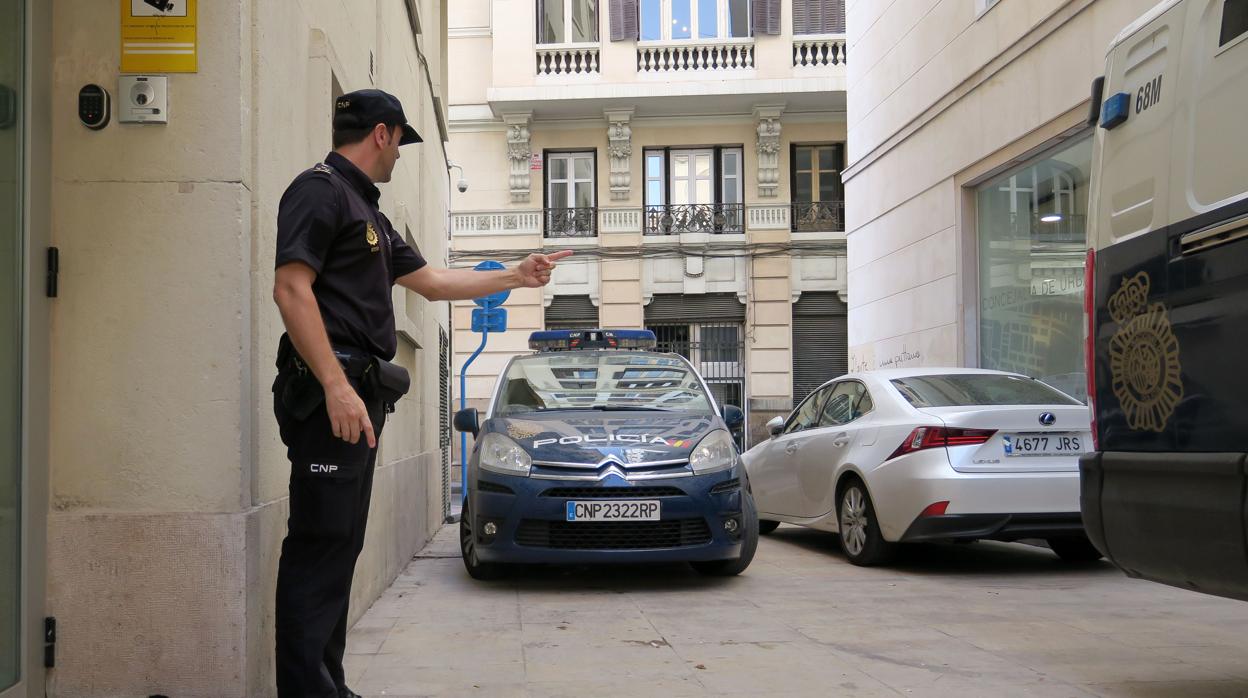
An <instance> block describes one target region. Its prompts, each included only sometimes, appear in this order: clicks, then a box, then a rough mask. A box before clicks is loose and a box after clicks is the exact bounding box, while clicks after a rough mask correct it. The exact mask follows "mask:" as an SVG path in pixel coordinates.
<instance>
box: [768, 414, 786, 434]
mask: <svg viewBox="0 0 1248 698" xmlns="http://www.w3.org/2000/svg"><path fill="white" fill-rule="evenodd" d="M767 431H768V432H769V433H770V434H771V435H772V436H779V435H780V432H782V431H784V417H773V418H772V420H771V421H770V422H767Z"/></svg>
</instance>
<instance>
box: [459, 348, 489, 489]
mask: <svg viewBox="0 0 1248 698" xmlns="http://www.w3.org/2000/svg"><path fill="white" fill-rule="evenodd" d="M483 330H484V331H483V332H482V333H481V346H479V347H477V350H476V351H474V352H472V356H469V357H468V360H467V361H465V362H464V367H463V368H461V369H460V370H459V409H461V410H462V409H465V408H467V407H468V367H469V366H471V365H472V362H473V361H476V360H477V357H478V356H480V355H481V352H482V351H483V350H484V349H485V341H486V340H487V339H489V338H490V328H488V327H485V328H483ZM459 460H460V470H459V495H460V501H461V502H462V501H466V500H467V499H468V432H463V431H461V432H460V433H459Z"/></svg>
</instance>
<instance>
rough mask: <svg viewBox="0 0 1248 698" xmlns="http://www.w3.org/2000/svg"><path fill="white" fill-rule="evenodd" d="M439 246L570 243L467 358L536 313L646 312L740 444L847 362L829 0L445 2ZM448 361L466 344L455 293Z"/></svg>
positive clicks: (528, 327)
mask: <svg viewBox="0 0 1248 698" xmlns="http://www.w3.org/2000/svg"><path fill="white" fill-rule="evenodd" d="M450 21H451V28H450V39H449V40H450V46H451V48H450V60H451V66H452V67H451V72H452V73H453V74H454V75H455V76H456V79H455V81H454V82H452V84H451V86H450V87H451V90H450V97H451V108H450V114H451V118H450V129H451V142H450V148H449V149H450V153H451V157H452V159H453V160H454V162H455V163H456V164H457V165H458V166H460V167H461V168H462V172H463V175H464V178H465V180H466V182H467V184H468V188H467V191H464V192H459V193H455V194H453V198H452V216H451V231H452V249H453V251H452V261H453V263H456V264H461V265H472V264H475V263H476V262H478V261H480V260H483V259H499V260H502V261H507V260H513V259H518V258H521V257H522V256H523V255H525V254H527V253H529V252H531V251H537V250H547V251H553V250H559V249H572V250H574V251H575V252H576V255H575V256H574V257H572V258H570V259H569V260H568V261H566V262H565V263H563V264H561V265H560V267H559V269H558V270H557V273H556V275H555V277H554V280H553V282H552V283H551V284H550V286H548V287H547V288H546V289H543V290H540V291H537V290H533V291H518V292H514V293H512V296H511V299H510V300H509V301H508V303H507V307H508V308H509V310H510V328H509V331H508V332H507V333H506V334H504V335H502V336H498V337H495V338H493V339H491V340H490V342H489V345H488V346H487V347H486V349H485V351H484V352H483V354H482V355H481V357H480V358H478V359H477V360H476V361H475V363H473V364H472V366H471V367H470V370H469V372H468V376H467V390H466V396H467V398H468V401H469V403H470V404H472V405H475V406H478V407H484V406H485V405H486V404H487V402H488V399H489V395H490V392H491V390H492V388H493V385H494V380H495V378H496V376H497V375H498V373H499V371H500V370H501V369H502V367H503V365H504V364H505V362H506V361H507V360H508V359H509V358H510V357H511V356H513V355H514V354H515V353H517V352H521V351H526V350H527V339H528V335H529V333H530V332H531V331H533V330H539V329H543V328H584V327H599V326H601V327H620V328H643V327H644V328H651V329H653V330H654V331H655V333H656V334H657V336H658V338H659V343H660V347H661V348H663V349H666V350H668V351H675V352H679V353H681V354H683V355H685V356H686V357H687V358H689V359H690V360H691V361H692V362H693V363H694V365H695V366H697V367H698V368H699V369H700V370H701V371H702V373H703V375H704V376H705V377H706V379H707V380H708V382H709V383H710V385H711V389H712V390H713V392H714V393H715V395H716V397H717V399H718V400H719V401H720V402H721V403H724V404H734V405H738V406H740V407H742V408H744V409H745V410H746V412H747V418H748V420H749V424H750V426H751V429H750V432H751V434H752V438H755V439H756V438H758V437H759V435H760V432H762V431H763V430H762V424H764V423H765V422H766V421H767V420H768V419H769V418H771V417H772V416H774V415H776V414H780V413H785V412H787V411H788V410H789V409H790V408H791V407H792V405H793V400H794V398H795V397H798V398H800V397H801V396H803V395H804V394H805V393H806V392H808V391H809V390H811V389H812V388H813V387H816V386H817V385H818V384H819V383H820V382H822V381H823V380H826V379H827V378H831V377H833V376H835V375H838V372H843V371H844V366H845V332H846V330H845V289H846V268H845V253H844V217H843V211H844V196H843V195H842V190H841V181H840V171H841V169H842V167H843V159H844V141H845V117H844V105H845V79H846V78H845V58H846V55H845V43H844V9H843V4H842V2H841V1H840V0H783V1H781V0H753V2H750V1H748V0H464V1H463V2H458V3H456V4H455V5H454V7H453V8H452V9H451V19H450ZM454 313H455V317H454V319H453V325H454V328H455V339H454V342H455V365H456V369H457V371H458V370H459V369H460V367H462V365H463V363H464V360H465V358H466V357H467V356H468V355H469V354H471V352H473V351H474V350H475V349H476V348H477V346H478V344H479V336H478V335H475V334H473V333H472V332H471V331H470V323H471V304H460V305H458V306H456V307H455V310H454Z"/></svg>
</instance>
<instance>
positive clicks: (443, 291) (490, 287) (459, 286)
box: [397, 250, 572, 301]
mask: <svg viewBox="0 0 1248 698" xmlns="http://www.w3.org/2000/svg"><path fill="white" fill-rule="evenodd" d="M570 256H572V251H571V250H564V251H562V252H553V253H551V254H548V255H546V254H531V255H529V256H528V258H526V259H525V260H524V261H523V262H521V263H520V264H518V265H516V266H515V267H513V268H511V269H500V270H499V271H473V270H471V269H435V268H433V267H431V266H424V267H421V268H420V269H417V270H416V271H414V272H412V273H410V274H405V275H403V276H400V277H399V278H398V279H397V282H398V284H399V285H400V286H403V287H404V288H408V289H410V290H412V291H415V292H416V293H419V294H420V295H422V296H424V297H425V298H428V299H429V300H431V301H459V300H468V299H470V298H480V297H481V296H488V295H490V294H491V293H497V292H499V291H506V290H510V289H513V288H541V287H542V286H545V285H546V284H548V283H550V274H551V272H553V271H554V270H555V267H556V266H557V263H558V261H559V260H561V259H564V258H565V257H570Z"/></svg>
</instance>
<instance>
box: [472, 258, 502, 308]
mask: <svg viewBox="0 0 1248 698" xmlns="http://www.w3.org/2000/svg"><path fill="white" fill-rule="evenodd" d="M506 268H507V267H505V266H503V265H502V263H500V262H495V261H494V260H492V259H491V260H487V261H484V262H481V263H480V264H478V265H477V266H475V267H473V269H476V270H477V271H495V270H498V269H506ZM510 295H511V291H499V292H498V293H491V294H490V295H488V296H482V297H480V298H474V299H472V302H473V303H476V304H477V305H479V306H481V307H482V308H497V307H499V306H500V305H502V304H503V303H506V302H507V297H508V296H510Z"/></svg>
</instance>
